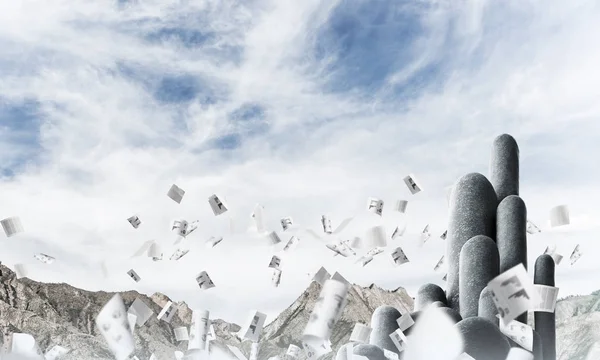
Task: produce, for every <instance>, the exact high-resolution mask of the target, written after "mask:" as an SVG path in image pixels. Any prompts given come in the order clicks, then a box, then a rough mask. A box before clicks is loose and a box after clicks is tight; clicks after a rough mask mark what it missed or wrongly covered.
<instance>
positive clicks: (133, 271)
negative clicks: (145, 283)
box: [127, 269, 142, 282]
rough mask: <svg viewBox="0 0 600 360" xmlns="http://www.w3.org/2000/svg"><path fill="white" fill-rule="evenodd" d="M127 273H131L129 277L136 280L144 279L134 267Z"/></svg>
mask: <svg viewBox="0 0 600 360" xmlns="http://www.w3.org/2000/svg"><path fill="white" fill-rule="evenodd" d="M127 275H129V277H130V278H132V279H133V281H135V282H139V281H140V280H142V278H140V276H139V275H138V274H137V273H136V272H135V270H133V269H131V270H129V271H128V272H127Z"/></svg>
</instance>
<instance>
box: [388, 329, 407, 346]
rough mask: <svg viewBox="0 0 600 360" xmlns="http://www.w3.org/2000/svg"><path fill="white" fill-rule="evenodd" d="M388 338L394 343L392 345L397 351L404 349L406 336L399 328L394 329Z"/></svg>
mask: <svg viewBox="0 0 600 360" xmlns="http://www.w3.org/2000/svg"><path fill="white" fill-rule="evenodd" d="M390 338H391V339H392V342H393V343H394V345H396V348H397V349H398V351H404V349H405V348H406V341H407V339H406V336H405V335H404V333H403V332H402V331H401V330H400V329H396V331H394V332H393V333H391V334H390Z"/></svg>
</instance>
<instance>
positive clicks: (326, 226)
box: [321, 215, 333, 234]
mask: <svg viewBox="0 0 600 360" xmlns="http://www.w3.org/2000/svg"><path fill="white" fill-rule="evenodd" d="M321 225H323V232H324V233H326V234H331V233H332V232H333V230H332V229H331V219H330V218H329V216H327V215H321Z"/></svg>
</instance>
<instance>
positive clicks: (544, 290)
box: [530, 284, 558, 313]
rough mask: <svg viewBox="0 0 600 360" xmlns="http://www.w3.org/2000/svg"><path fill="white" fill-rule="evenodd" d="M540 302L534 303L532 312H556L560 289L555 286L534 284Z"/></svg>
mask: <svg viewBox="0 0 600 360" xmlns="http://www.w3.org/2000/svg"><path fill="white" fill-rule="evenodd" d="M533 287H534V288H535V290H536V292H537V294H538V298H539V300H540V301H539V302H538V303H533V304H532V307H531V309H530V310H532V311H541V312H551V313H552V312H554V310H555V309H556V299H557V298H558V288H557V287H554V286H547V285H540V284H534V285H533Z"/></svg>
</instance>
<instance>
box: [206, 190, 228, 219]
mask: <svg viewBox="0 0 600 360" xmlns="http://www.w3.org/2000/svg"><path fill="white" fill-rule="evenodd" d="M208 204H209V205H210V208H211V209H212V211H213V213H214V214H215V216H219V215H221V214H223V213H224V212H226V211H227V210H228V209H227V205H225V204H224V203H223V201H222V200H221V199H220V198H219V197H218V196H217V195H214V194H213V195H211V196H209V197H208Z"/></svg>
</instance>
